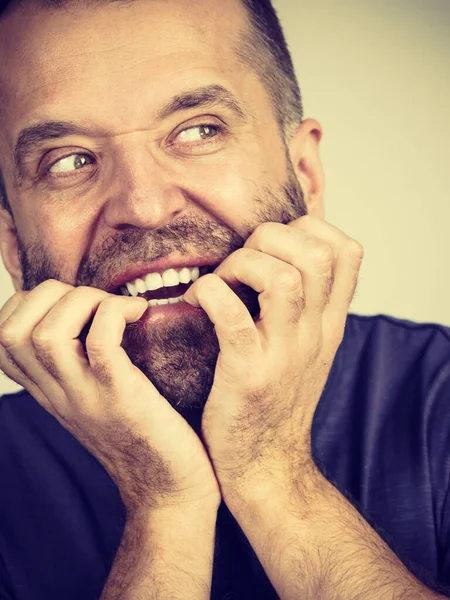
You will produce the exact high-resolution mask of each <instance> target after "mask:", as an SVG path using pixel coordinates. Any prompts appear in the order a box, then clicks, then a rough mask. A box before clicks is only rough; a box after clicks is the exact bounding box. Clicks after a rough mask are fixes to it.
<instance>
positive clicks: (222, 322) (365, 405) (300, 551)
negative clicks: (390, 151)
mask: <svg viewBox="0 0 450 600" xmlns="http://www.w3.org/2000/svg"><path fill="white" fill-rule="evenodd" d="M0 46H1V48H0V55H1V56H2V61H1V65H0V90H1V96H2V97H1V114H0V131H1V136H0V164H1V168H2V177H3V184H4V185H3V205H4V207H3V210H2V212H1V215H2V218H1V224H2V228H1V235H0V244H1V252H2V257H3V261H4V264H5V266H6V268H7V270H8V272H9V274H10V275H11V277H12V280H13V282H14V286H15V289H16V294H14V296H13V297H12V298H10V299H9V300H8V301H7V302H6V304H5V305H4V306H3V308H2V309H1V311H0V367H1V368H2V370H4V371H5V373H6V374H7V375H9V376H10V377H11V378H12V379H14V380H15V381H17V382H18V383H19V384H21V385H22V386H23V387H24V388H25V391H24V392H22V393H18V394H15V395H10V396H6V397H3V399H2V402H1V404H0V407H1V409H0V415H1V416H0V448H1V453H0V460H1V464H0V477H1V488H2V493H1V497H0V503H1V505H0V556H1V561H0V573H1V579H0V581H1V583H0V590H1V597H2V598H7V599H8V600H10V599H12V598H14V599H17V600H31V599H32V600H41V599H42V600H43V599H45V600H52V599H58V600H60V599H62V598H64V599H65V600H72V599H73V600H80V599H82V600H90V599H92V600H93V599H94V598H99V597H100V598H102V600H112V599H118V598H120V599H122V600H123V599H127V600H131V599H133V600H134V599H137V598H158V599H166V598H189V599H200V598H201V599H206V598H210V597H211V598H228V599H230V598H258V599H262V598H277V597H279V598H282V599H294V598H295V599H296V598H308V599H320V600H331V599H333V600H334V599H338V598H339V599H346V600H350V599H352V600H353V599H355V600H356V599H365V600H380V599H385V598H386V599H387V598H389V599H393V598H395V599H406V598H408V599H413V598H417V599H419V598H421V599H423V600H428V599H432V598H439V597H444V596H442V594H445V593H447V592H446V590H447V589H448V588H446V585H447V584H448V583H449V580H450V567H449V565H450V554H449V550H448V549H449V547H450V544H449V542H448V530H449V524H450V520H449V511H448V509H447V490H448V477H449V466H450V463H449V459H448V457H449V456H450V453H449V440H448V434H447V431H448V428H447V426H446V418H447V416H448V408H447V404H448V398H449V393H450V360H449V358H448V357H449V350H450V343H449V339H450V331H449V330H448V329H446V328H444V327H439V326H437V325H436V326H432V325H426V326H425V325H423V326H422V325H415V324H412V323H408V322H406V321H404V322H403V321H399V320H394V319H388V318H386V317H371V318H368V317H366V318H363V317H356V316H354V315H350V316H348V308H349V304H350V301H351V299H352V297H353V294H354V290H355V287H356V283H357V277H358V271H359V267H360V264H361V260H362V256H363V251H362V247H361V245H360V244H359V243H358V242H357V241H355V240H352V239H350V238H349V237H348V236H347V235H345V234H344V233H343V232H341V231H339V230H338V229H336V228H335V227H333V226H332V225H330V224H328V223H326V222H325V221H324V214H323V187H324V184H323V175H322V168H321V163H320V158H319V153H318V146H319V142H320V138H321V128H320V125H319V123H317V122H316V121H315V120H312V119H308V120H302V118H303V117H302V110H301V102H300V94H299V90H298V87H297V84H296V82H295V77H294V74H293V69H292V63H291V61H290V58H289V54H288V52H287V49H286V45H285V42H284V40H283V36H282V33H281V30H280V28H279V24H278V22H277V20H276V16H275V13H274V12H273V9H272V7H271V5H270V3H269V2H268V0H266V1H259V2H258V1H256V0H230V1H229V2H227V3H225V4H224V3H221V2H219V0H197V1H196V2H192V3H191V2H186V0H164V2H162V1H158V0H128V1H125V0H115V1H112V0H97V1H95V2H94V1H93V0H86V1H81V2H74V1H68V2H64V1H62V2H61V1H60V2H59V3H57V2H56V1H55V2H54V1H52V0H50V1H49V0H47V1H46V2H44V1H43V0H42V1H38V0H33V1H32V0H24V1H23V2H21V3H19V2H15V1H12V2H9V3H7V6H6V8H5V9H4V11H3V13H2V15H1V17H0ZM130 296H131V297H130ZM347 317H348V318H347ZM331 482H333V483H331Z"/></svg>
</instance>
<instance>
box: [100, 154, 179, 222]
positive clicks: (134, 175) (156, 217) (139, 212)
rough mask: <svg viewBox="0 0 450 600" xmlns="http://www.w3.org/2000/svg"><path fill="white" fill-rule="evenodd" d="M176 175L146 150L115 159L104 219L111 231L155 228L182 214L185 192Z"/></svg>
mask: <svg viewBox="0 0 450 600" xmlns="http://www.w3.org/2000/svg"><path fill="white" fill-rule="evenodd" d="M176 179H177V178H176V176H175V175H174V173H173V172H172V171H171V170H170V169H169V168H168V166H167V165H164V164H163V161H162V160H160V159H159V160H158V159H157V158H155V156H153V155H152V154H150V153H149V152H148V151H146V150H143V151H140V150H138V149H136V150H134V151H133V152H130V153H128V154H126V155H125V154H122V155H121V156H120V158H117V157H116V161H115V164H114V173H113V174H112V185H111V186H110V187H109V190H108V195H107V200H106V202H105V204H104V209H103V218H104V220H105V222H106V224H107V225H108V226H109V227H111V228H113V229H118V230H121V229H127V228H130V227H134V228H139V229H158V228H160V227H163V226H164V225H167V224H168V223H169V222H170V221H172V220H173V219H175V217H176V216H177V215H179V214H180V213H181V212H183V211H184V210H185V208H186V205H187V200H186V197H185V193H184V191H183V189H182V187H181V186H180V185H178V184H177V182H176Z"/></svg>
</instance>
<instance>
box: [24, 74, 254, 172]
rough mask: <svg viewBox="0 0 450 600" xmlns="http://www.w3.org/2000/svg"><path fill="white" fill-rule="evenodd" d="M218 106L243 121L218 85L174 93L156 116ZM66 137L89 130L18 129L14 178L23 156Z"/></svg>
mask: <svg viewBox="0 0 450 600" xmlns="http://www.w3.org/2000/svg"><path fill="white" fill-rule="evenodd" d="M218 105H222V106H224V107H225V108H228V110H230V111H231V112H232V113H233V114H234V115H235V117H236V118H237V119H238V120H240V121H243V122H246V121H247V120H248V117H247V115H246V113H245V111H244V110H243V108H242V107H241V105H240V104H239V102H238V101H237V99H236V98H235V96H234V95H233V94H232V93H231V92H230V91H229V90H227V89H226V88H224V87H223V86H221V85H208V86H204V87H199V88H195V89H192V90H187V91H185V92H182V93H181V94H177V95H176V96H174V97H173V98H171V100H170V101H169V102H168V103H167V104H166V105H165V106H163V108H161V109H160V110H159V111H158V113H157V119H158V120H160V121H162V120H164V119H167V118H168V117H170V116H171V115H173V114H175V113H177V112H181V111H184V110H189V109H191V108H211V107H214V106H218ZM69 135H86V136H89V135H92V129H89V128H88V127H85V126H83V125H81V124H80V123H76V122H74V121H42V122H40V123H36V124H34V125H29V126H28V127H25V128H24V129H22V130H21V131H20V133H19V135H18V137H17V141H16V143H15V145H14V168H15V174H16V177H17V178H18V179H22V178H23V177H24V163H25V161H26V158H27V156H29V155H30V154H31V153H32V152H34V151H36V150H37V149H39V147H40V146H41V145H42V144H43V143H45V142H47V141H49V140H54V139H58V138H62V137H65V136H69Z"/></svg>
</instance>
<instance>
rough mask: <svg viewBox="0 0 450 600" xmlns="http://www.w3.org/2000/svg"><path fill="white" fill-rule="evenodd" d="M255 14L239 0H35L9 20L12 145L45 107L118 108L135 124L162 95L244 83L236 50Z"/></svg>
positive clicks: (6, 55)
mask: <svg viewBox="0 0 450 600" xmlns="http://www.w3.org/2000/svg"><path fill="white" fill-rule="evenodd" d="M30 7H32V8H31V9H30ZM245 17H246V13H245V9H244V8H243V6H242V4H241V3H240V2H239V0H227V2H226V3H223V2H221V1H220V0H195V2H188V1H186V0H134V1H132V2H98V3H87V4H84V3H83V5H82V6H81V5H80V3H71V4H69V5H67V6H66V7H64V8H61V9H53V10H49V9H38V8H35V6H34V3H33V2H32V1H30V0H29V1H28V2H26V3H24V5H23V8H22V7H21V8H19V9H17V10H16V11H15V12H14V13H13V14H12V15H10V16H9V17H7V19H6V20H5V21H4V22H2V23H0V40H1V41H0V55H1V56H2V57H3V58H2V61H1V65H0V86H1V89H2V109H1V111H0V126H1V130H2V137H4V138H6V139H3V141H4V142H5V141H6V142H7V144H8V146H10V144H11V143H12V142H13V139H14V136H15V133H17V131H18V130H19V129H20V128H21V127H23V126H24V125H28V124H29V123H30V122H32V121H33V120H34V119H38V118H42V117H43V116H44V114H45V116H47V117H48V116H51V117H52V118H59V117H62V118H67V117H69V118H72V119H75V118H77V117H82V116H84V117H89V118H94V119H100V120H101V118H102V115H103V116H104V118H105V119H107V120H108V121H109V123H111V116H112V114H114V117H115V125H117V128H118V130H120V129H121V128H122V129H123V130H124V131H126V130H127V128H128V127H131V128H133V126H136V124H137V123H144V120H145V119H146V118H148V115H145V114H144V113H145V111H146V110H148V107H151V106H152V105H155V109H156V108H157V107H156V104H155V103H156V102H157V99H158V97H160V96H164V97H167V96H171V95H173V94H175V93H177V92H178V91H179V90H182V89H183V87H184V86H186V87H192V83H193V81H195V83H196V84H200V85H201V84H203V83H204V84H210V83H211V82H212V81H213V82H216V83H221V81H220V79H222V80H223V81H222V82H229V83H231V85H232V86H233V85H235V86H236V87H237V88H238V87H239V85H240V83H242V82H243V80H244V79H245V74H244V73H243V67H242V65H239V63H238V61H237V59H236V58H235V54H234V52H233V50H234V48H235V45H236V44H237V41H238V38H239V33H240V31H242V30H243V29H245V28H246V18H245ZM68 111H69V112H70V114H68ZM74 113H75V114H74ZM77 113H79V114H77ZM141 113H142V114H141Z"/></svg>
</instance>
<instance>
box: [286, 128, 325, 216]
mask: <svg viewBox="0 0 450 600" xmlns="http://www.w3.org/2000/svg"><path fill="white" fill-rule="evenodd" d="M321 139H322V127H321V125H320V123H318V121H316V120H315V119H306V120H305V121H302V123H301V125H300V126H299V128H298V129H297V131H296V132H295V134H294V136H293V137H292V139H291V141H290V142H289V145H288V147H289V156H290V158H291V161H292V164H293V165H294V171H295V174H296V176H297V179H298V181H299V183H300V185H301V187H302V190H303V193H304V195H305V202H306V205H307V207H308V212H309V214H310V215H312V216H314V217H318V218H320V219H324V218H325V211H324V202H323V195H324V188H325V178H324V174H323V168H322V162H321V160H320V156H319V144H320V140H321Z"/></svg>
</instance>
